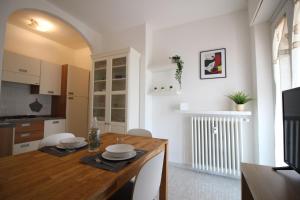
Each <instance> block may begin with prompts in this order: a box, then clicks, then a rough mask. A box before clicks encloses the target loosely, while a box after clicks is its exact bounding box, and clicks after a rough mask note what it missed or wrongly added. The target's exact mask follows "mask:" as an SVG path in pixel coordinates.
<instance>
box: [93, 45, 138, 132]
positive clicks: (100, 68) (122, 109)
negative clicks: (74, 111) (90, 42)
mask: <svg viewBox="0 0 300 200" xmlns="http://www.w3.org/2000/svg"><path fill="white" fill-rule="evenodd" d="M92 58H93V62H94V66H93V70H92V75H91V80H90V81H91V88H92V93H91V97H90V99H91V102H90V106H91V109H90V118H92V117H96V118H97V119H98V121H99V127H100V129H101V132H110V131H111V132H117V133H124V132H126V131H127V130H128V129H131V128H137V127H139V69H140V53H139V52H137V51H136V50H134V49H133V48H128V49H123V50H118V51H113V52H109V53H104V54H97V55H93V56H92Z"/></svg>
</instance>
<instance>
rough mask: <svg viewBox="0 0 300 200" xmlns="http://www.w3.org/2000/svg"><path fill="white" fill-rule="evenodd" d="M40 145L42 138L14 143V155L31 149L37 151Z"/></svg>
mask: <svg viewBox="0 0 300 200" xmlns="http://www.w3.org/2000/svg"><path fill="white" fill-rule="evenodd" d="M39 145H40V140H36V141H31V142H24V143H19V144H14V148H13V155H18V154H21V153H26V152H30V151H36V150H38V149H39Z"/></svg>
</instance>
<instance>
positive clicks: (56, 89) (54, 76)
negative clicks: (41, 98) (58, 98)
mask: <svg viewBox="0 0 300 200" xmlns="http://www.w3.org/2000/svg"><path fill="white" fill-rule="evenodd" d="M40 94H49V95H60V94H61V66H60V65H57V64H52V63H48V62H45V61H42V62H41V78H40Z"/></svg>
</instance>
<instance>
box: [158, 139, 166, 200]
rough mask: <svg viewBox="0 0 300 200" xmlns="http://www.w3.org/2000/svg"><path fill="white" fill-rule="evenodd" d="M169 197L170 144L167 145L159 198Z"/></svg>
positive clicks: (162, 199) (164, 199)
mask: <svg viewBox="0 0 300 200" xmlns="http://www.w3.org/2000/svg"><path fill="white" fill-rule="evenodd" d="M167 199H168V144H166V145H165V156H164V165H163V171H162V176H161V183H160V192H159V200H167Z"/></svg>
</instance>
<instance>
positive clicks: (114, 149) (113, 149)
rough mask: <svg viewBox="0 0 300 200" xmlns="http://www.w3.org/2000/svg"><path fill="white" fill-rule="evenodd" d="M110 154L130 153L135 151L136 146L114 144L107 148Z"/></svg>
mask: <svg viewBox="0 0 300 200" xmlns="http://www.w3.org/2000/svg"><path fill="white" fill-rule="evenodd" d="M105 150H106V151H108V152H110V153H115V154H117V153H130V152H132V151H134V146H132V145H130V144H113V145H109V146H108V147H106V148H105Z"/></svg>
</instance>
